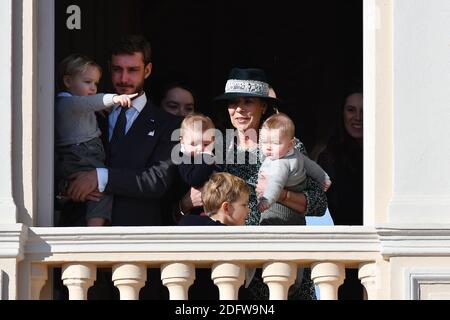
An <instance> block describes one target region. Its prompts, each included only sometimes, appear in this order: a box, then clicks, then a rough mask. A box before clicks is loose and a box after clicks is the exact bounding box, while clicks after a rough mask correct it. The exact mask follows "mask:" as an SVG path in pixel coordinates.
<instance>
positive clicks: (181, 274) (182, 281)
mask: <svg viewBox="0 0 450 320" xmlns="http://www.w3.org/2000/svg"><path fill="white" fill-rule="evenodd" d="M194 279H195V266H194V265H193V264H192V263H180V262H176V263H166V264H164V265H163V266H162V267H161V280H162V283H163V285H165V286H166V287H167V289H169V295H170V300H187V299H188V290H189V287H190V286H191V285H192V283H194Z"/></svg>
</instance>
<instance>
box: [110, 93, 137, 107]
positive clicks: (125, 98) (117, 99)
mask: <svg viewBox="0 0 450 320" xmlns="http://www.w3.org/2000/svg"><path fill="white" fill-rule="evenodd" d="M137 95H138V93H133V94H122V95H120V96H119V95H117V96H114V97H113V102H114V104H118V105H120V106H121V107H126V108H131V99H133V98H135V97H137Z"/></svg>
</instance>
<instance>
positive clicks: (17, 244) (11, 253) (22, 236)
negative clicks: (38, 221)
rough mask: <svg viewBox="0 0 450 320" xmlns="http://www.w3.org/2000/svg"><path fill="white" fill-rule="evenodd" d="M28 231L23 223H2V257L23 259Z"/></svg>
mask: <svg viewBox="0 0 450 320" xmlns="http://www.w3.org/2000/svg"><path fill="white" fill-rule="evenodd" d="M27 231H28V228H27V227H26V226H25V225H23V224H0V258H13V259H17V260H19V261H20V260H22V259H23V251H24V245H25V242H26V239H27V236H28V232H27Z"/></svg>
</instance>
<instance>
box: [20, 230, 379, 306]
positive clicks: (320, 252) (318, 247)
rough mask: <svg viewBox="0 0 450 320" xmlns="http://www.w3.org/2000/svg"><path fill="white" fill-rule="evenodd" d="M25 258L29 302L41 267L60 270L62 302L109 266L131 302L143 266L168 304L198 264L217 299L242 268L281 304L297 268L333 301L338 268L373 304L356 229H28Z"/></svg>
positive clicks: (365, 234) (374, 254) (371, 249)
mask: <svg viewBox="0 0 450 320" xmlns="http://www.w3.org/2000/svg"><path fill="white" fill-rule="evenodd" d="M25 257H26V263H29V264H30V265H31V266H32V268H31V274H32V277H31V279H30V280H31V282H32V283H31V286H30V291H31V293H30V295H29V296H30V297H32V298H33V299H35V298H37V297H39V292H40V290H41V288H42V285H43V283H44V282H45V280H46V276H47V274H46V269H45V268H48V267H61V268H62V280H63V283H64V284H65V285H66V286H67V287H68V289H69V296H70V299H86V297H87V290H88V289H89V287H90V286H92V284H93V282H94V281H95V270H96V269H98V268H112V271H113V275H112V281H113V282H114V285H115V286H116V287H117V288H118V289H119V291H120V297H121V299H133V300H134V299H137V298H138V297H139V290H140V288H142V286H143V285H144V284H145V281H146V272H145V270H146V269H147V268H149V267H153V268H155V267H157V268H160V269H161V281H162V284H163V285H165V286H166V287H167V288H168V289H169V293H170V299H177V300H180V299H181V300H184V299H187V298H188V290H189V287H190V286H191V285H192V283H193V281H194V279H195V269H196V268H201V267H207V268H211V269H212V275H211V278H212V280H213V281H214V283H215V284H216V285H217V287H218V289H219V293H220V299H237V297H238V290H239V287H240V286H241V285H242V284H243V282H244V274H245V270H246V268H255V267H259V268H262V270H263V273H262V277H263V280H264V282H265V283H266V285H267V286H268V287H269V292H270V299H286V298H287V292H288V289H289V287H290V286H291V285H292V284H293V283H294V281H295V279H296V277H297V268H298V267H299V266H303V267H311V269H312V278H313V280H314V281H315V283H316V284H317V285H319V286H320V287H321V292H322V291H323V294H322V293H321V295H323V298H324V299H336V298H337V289H338V287H339V286H340V285H341V284H342V282H343V279H344V277H345V268H358V269H360V271H361V272H360V277H359V278H360V279H361V281H362V283H363V285H364V286H365V287H366V289H368V290H369V291H371V292H370V294H369V297H371V298H373V299H376V292H375V290H376V289H375V286H374V283H375V281H376V272H375V270H376V263H377V261H379V260H380V259H381V255H380V242H379V237H378V234H377V231H376V229H375V228H372V227H362V226H360V227H355V226H353V227H345V226H337V227H329V226H308V227H305V226H246V227H228V226H227V227H214V228H207V227H194V226H192V227H107V228H30V230H29V237H28V241H27V245H26V247H25ZM43 266H45V267H44V268H43ZM361 268H362V269H361Z"/></svg>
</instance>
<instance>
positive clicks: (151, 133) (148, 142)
mask: <svg viewBox="0 0 450 320" xmlns="http://www.w3.org/2000/svg"><path fill="white" fill-rule="evenodd" d="M160 132H161V119H160V117H159V116H158V114H157V112H155V106H153V105H152V104H151V103H150V102H147V104H146V105H145V107H144V108H143V109H142V111H141V112H140V113H139V115H138V116H137V118H136V120H135V121H134V122H133V125H132V126H131V128H130V129H129V130H128V132H127V134H126V135H125V138H124V139H123V141H122V143H123V144H125V148H126V146H127V145H128V146H129V145H136V144H140V143H141V142H142V143H144V141H145V148H151V149H153V147H154V146H155V142H156V141H157V136H158V135H159V134H160ZM147 150H148V151H150V150H149V149H147Z"/></svg>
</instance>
